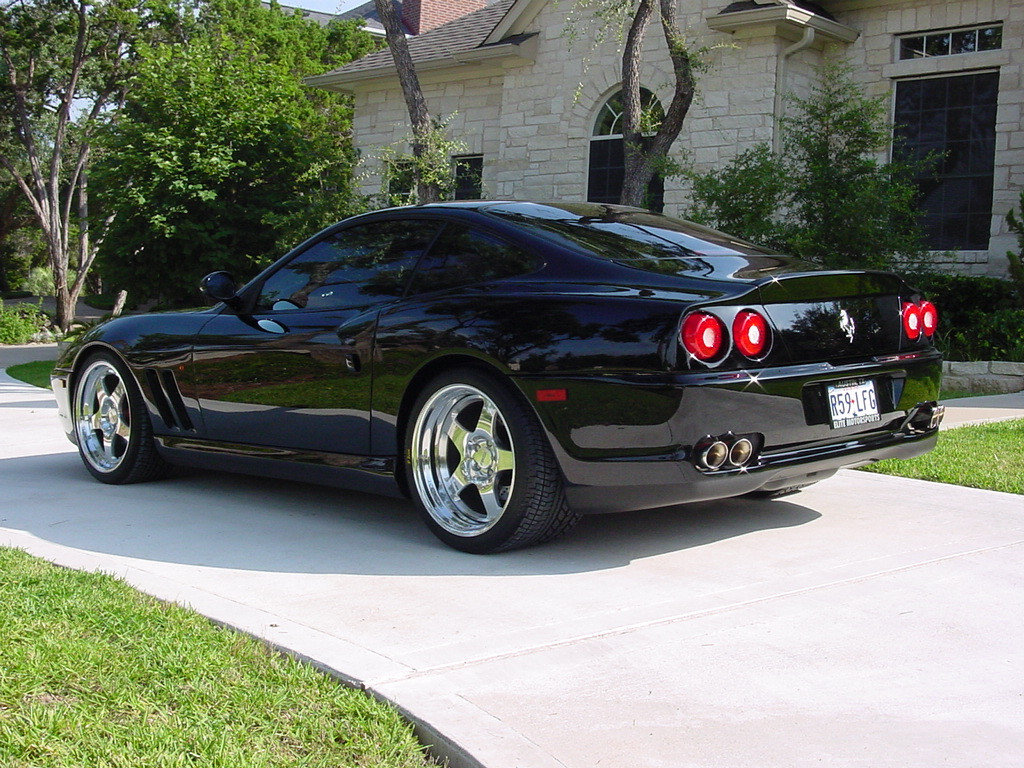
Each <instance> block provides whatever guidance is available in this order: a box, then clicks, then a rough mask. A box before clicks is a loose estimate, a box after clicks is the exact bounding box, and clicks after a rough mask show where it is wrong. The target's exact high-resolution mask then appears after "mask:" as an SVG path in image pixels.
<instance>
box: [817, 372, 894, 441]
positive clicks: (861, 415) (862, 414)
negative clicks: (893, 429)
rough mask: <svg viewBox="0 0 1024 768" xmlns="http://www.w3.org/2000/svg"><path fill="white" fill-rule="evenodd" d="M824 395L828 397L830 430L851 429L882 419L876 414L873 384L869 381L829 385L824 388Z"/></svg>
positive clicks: (876, 406)
mask: <svg viewBox="0 0 1024 768" xmlns="http://www.w3.org/2000/svg"><path fill="white" fill-rule="evenodd" d="M825 394H826V396H827V397H828V410H829V414H830V415H831V417H832V429H842V428H843V427H853V426H856V425H857V424H867V423H869V422H872V421H881V419H882V417H881V415H879V413H878V397H877V396H876V394H875V382H874V381H872V380H870V379H869V380H868V381H844V382H841V383H839V384H830V385H829V386H828V387H826V388H825Z"/></svg>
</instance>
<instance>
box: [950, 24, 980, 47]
mask: <svg viewBox="0 0 1024 768" xmlns="http://www.w3.org/2000/svg"><path fill="white" fill-rule="evenodd" d="M976 50H978V30H976V29H969V30H967V31H966V32H954V33H953V53H974V52H975V51H976Z"/></svg>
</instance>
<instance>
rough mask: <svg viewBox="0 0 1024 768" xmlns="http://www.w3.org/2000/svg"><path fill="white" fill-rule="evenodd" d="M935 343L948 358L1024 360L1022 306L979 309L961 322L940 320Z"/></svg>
mask: <svg viewBox="0 0 1024 768" xmlns="http://www.w3.org/2000/svg"><path fill="white" fill-rule="evenodd" d="M939 327H940V329H942V330H940V332H939V333H937V334H936V338H937V342H936V343H937V345H938V347H939V349H941V350H942V354H943V356H944V357H945V358H946V359H948V360H1010V361H1014V362H1018V363H1024V309H999V310H995V311H992V312H989V311H978V312H973V313H969V314H968V315H967V322H966V323H964V324H963V325H952V326H951V325H950V324H949V323H948V322H947V321H945V320H943V321H942V322H941V324H940V326H939Z"/></svg>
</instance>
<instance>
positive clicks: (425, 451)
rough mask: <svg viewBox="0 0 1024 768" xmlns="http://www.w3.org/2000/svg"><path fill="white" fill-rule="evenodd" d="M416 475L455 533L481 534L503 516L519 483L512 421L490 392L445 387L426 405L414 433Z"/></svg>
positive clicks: (430, 506)
mask: <svg viewBox="0 0 1024 768" xmlns="http://www.w3.org/2000/svg"><path fill="white" fill-rule="evenodd" d="M412 453H413V455H412V456H411V457H410V460H411V462H412V477H413V481H414V482H415V484H416V491H417V492H418V494H419V497H420V499H421V500H422V502H423V505H424V507H426V510H427V513H428V514H429V515H430V516H431V518H433V519H434V520H435V521H436V522H437V523H438V525H440V526H441V527H442V528H444V530H446V531H448V532H449V533H451V534H454V535H455V536H479V535H480V534H482V533H484V532H485V531H487V530H489V529H490V528H491V527H492V526H493V525H495V524H496V523H497V522H498V521H499V520H500V519H501V516H502V514H503V513H504V512H505V508H506V507H507V505H508V501H509V497H510V496H511V495H512V487H513V484H514V482H515V464H516V460H515V451H514V449H513V447H512V437H511V434H510V433H509V428H508V424H507V422H506V420H505V417H504V416H503V415H502V414H501V411H500V410H499V409H498V406H497V405H495V404H494V401H493V400H491V398H489V397H488V396H487V395H486V394H484V393H483V392H481V391H480V390H479V389H477V388H476V387H473V386H470V385H468V384H451V385H449V386H446V387H443V388H442V389H440V390H438V391H437V392H435V393H434V395H433V396H432V397H431V398H430V399H429V400H428V401H427V402H426V403H424V404H423V407H422V408H421V409H420V411H419V414H418V415H417V417H416V423H415V425H414V426H413V435H412Z"/></svg>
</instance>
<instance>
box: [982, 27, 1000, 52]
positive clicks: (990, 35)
mask: <svg viewBox="0 0 1024 768" xmlns="http://www.w3.org/2000/svg"><path fill="white" fill-rule="evenodd" d="M1002 47H1003V28H1002V27H987V28H986V29H979V30H978V50H980V51H998V50H999V49H1000V48H1002Z"/></svg>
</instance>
